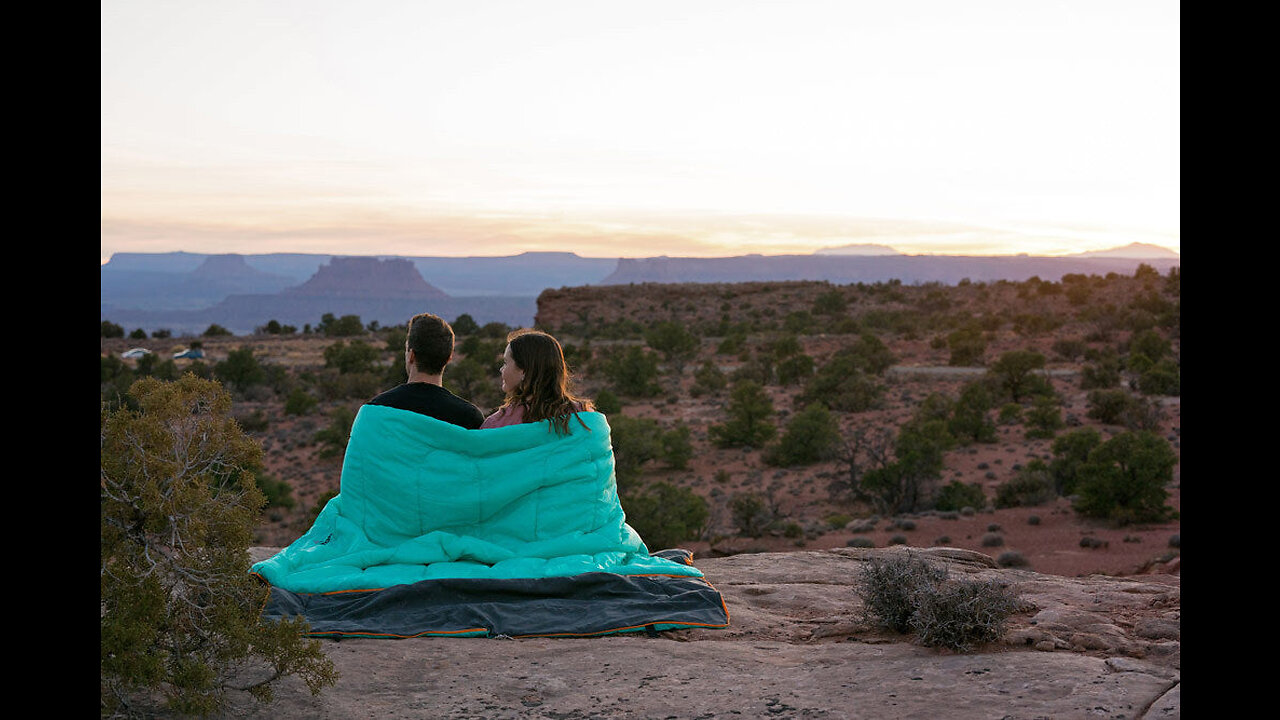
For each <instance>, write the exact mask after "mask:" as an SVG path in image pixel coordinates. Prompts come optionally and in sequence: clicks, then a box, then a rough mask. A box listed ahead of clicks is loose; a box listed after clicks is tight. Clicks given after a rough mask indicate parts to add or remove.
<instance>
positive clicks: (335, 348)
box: [324, 340, 403, 375]
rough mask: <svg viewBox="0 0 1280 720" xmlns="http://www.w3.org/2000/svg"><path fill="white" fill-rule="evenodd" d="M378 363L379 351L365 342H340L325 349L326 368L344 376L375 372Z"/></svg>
mask: <svg viewBox="0 0 1280 720" xmlns="http://www.w3.org/2000/svg"><path fill="white" fill-rule="evenodd" d="M402 359H403V358H402ZM377 362H378V350H377V349H376V348H374V347H373V346H372V345H370V344H368V343H366V342H364V341H363V340H352V341H351V343H350V344H347V342H346V341H345V340H339V341H337V342H335V343H333V344H331V345H329V346H328V347H326V348H325V349H324V366H325V367H327V368H335V369H337V371H338V372H339V373H341V374H344V375H345V374H347V373H356V372H373V368H374V365H376V364H377Z"/></svg>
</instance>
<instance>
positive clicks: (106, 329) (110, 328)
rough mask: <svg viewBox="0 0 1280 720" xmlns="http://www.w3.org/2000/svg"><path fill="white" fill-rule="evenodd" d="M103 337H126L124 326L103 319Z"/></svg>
mask: <svg viewBox="0 0 1280 720" xmlns="http://www.w3.org/2000/svg"><path fill="white" fill-rule="evenodd" d="M102 337H104V338H118V337H124V328H123V327H121V326H120V325H117V324H115V323H113V322H111V321H110V320H103V321H102Z"/></svg>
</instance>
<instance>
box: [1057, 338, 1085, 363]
mask: <svg viewBox="0 0 1280 720" xmlns="http://www.w3.org/2000/svg"><path fill="white" fill-rule="evenodd" d="M1051 349H1052V350H1053V352H1054V354H1055V355H1057V356H1058V357H1060V358H1062V359H1063V360H1075V359H1077V358H1080V357H1082V356H1083V355H1084V353H1085V350H1087V349H1088V346H1087V345H1086V344H1085V342H1084V340H1081V339H1079V338H1062V339H1060V340H1055V341H1054V342H1053V346H1052V348H1051Z"/></svg>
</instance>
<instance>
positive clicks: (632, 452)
mask: <svg viewBox="0 0 1280 720" xmlns="http://www.w3.org/2000/svg"><path fill="white" fill-rule="evenodd" d="M609 428H610V433H609V438H610V442H612V444H613V459H614V472H615V474H616V475H617V480H618V485H619V488H620V489H621V488H625V486H626V485H627V484H629V483H631V482H632V481H634V480H635V479H636V478H637V477H639V476H640V472H641V467H642V466H643V465H644V464H645V463H646V462H648V461H649V460H653V459H655V458H657V457H659V455H661V453H662V427H661V426H660V425H659V424H658V421H657V420H654V419H652V418H635V417H630V416H627V415H615V416H613V417H611V418H609Z"/></svg>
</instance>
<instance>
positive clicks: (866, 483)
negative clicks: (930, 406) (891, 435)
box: [859, 418, 955, 515]
mask: <svg viewBox="0 0 1280 720" xmlns="http://www.w3.org/2000/svg"><path fill="white" fill-rule="evenodd" d="M954 444H955V439H954V438H953V437H951V434H950V433H949V432H947V428H946V423H945V422H943V421H942V420H923V419H921V418H913V419H912V420H909V421H907V422H906V423H904V424H903V425H902V427H900V428H899V429H898V435H897V437H896V438H895V439H894V442H893V456H894V460H893V461H892V462H889V463H885V464H882V465H880V466H878V467H874V468H872V469H870V470H867V471H866V472H865V473H863V475H862V477H861V479H860V481H859V485H860V487H859V491H860V493H861V494H862V495H863V496H864V497H866V498H868V499H870V501H871V502H872V503H873V504H874V505H875V507H876V510H877V511H878V512H880V513H881V514H885V515H896V514H898V513H904V512H915V511H916V510H918V509H920V508H921V507H922V506H923V504H924V503H925V500H926V499H927V498H928V496H929V494H930V486H931V485H932V484H933V483H934V482H936V481H937V479H938V477H939V476H940V475H941V473H942V466H943V465H942V460H943V453H944V452H945V451H947V450H948V449H950V448H951V447H952V446H953V445H954Z"/></svg>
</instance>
